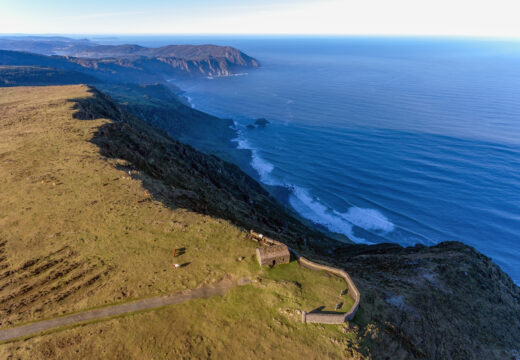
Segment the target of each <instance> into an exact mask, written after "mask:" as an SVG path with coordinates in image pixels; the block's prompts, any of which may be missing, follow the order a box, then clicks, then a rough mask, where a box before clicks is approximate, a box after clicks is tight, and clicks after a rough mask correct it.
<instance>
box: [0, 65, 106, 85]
mask: <svg viewBox="0 0 520 360" xmlns="http://www.w3.org/2000/svg"><path fill="white" fill-rule="evenodd" d="M97 83H99V80H98V79H96V78H95V77H93V76H90V75H86V74H83V73H80V72H78V71H73V70H63V69H53V68H45V67H37V66H0V86H21V85H26V86H27V85H31V86H38V85H71V84H97Z"/></svg>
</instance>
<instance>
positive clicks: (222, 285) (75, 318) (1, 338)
mask: <svg viewBox="0 0 520 360" xmlns="http://www.w3.org/2000/svg"><path fill="white" fill-rule="evenodd" d="M248 283H249V280H248V279H240V280H238V281H234V280H229V279H228V280H222V281H220V282H219V283H217V284H215V285H208V286H203V287H200V288H198V289H193V290H185V291H182V292H179V293H176V294H173V295H165V296H158V297H154V298H149V299H143V300H138V301H134V302H131V303H126V304H120V305H112V306H108V307H104V308H101V309H95V310H88V311H84V312H80V313H76V314H72V315H66V316H60V317H57V318H53V319H48V320H42V321H37V322H34V323H30V324H27V325H22V326H17V327H13V328H8V329H1V330H0V343H1V342H5V341H9V340H14V339H17V338H23V337H26V336H29V335H33V334H36V333H39V332H42V331H47V330H51V329H55V328H58V327H62V326H67V325H77V324H80V323H83V322H86V321H92V320H97V319H102V318H106V317H112V316H118V315H124V314H129V313H133V312H136V311H143V310H150V309H155V308H159V307H162V306H166V305H174V304H180V303H183V302H186V301H189V300H192V299H201V298H209V297H212V296H214V295H225V294H227V293H228V291H229V290H231V289H232V288H234V287H235V286H237V285H238V286H241V285H245V284H248Z"/></svg>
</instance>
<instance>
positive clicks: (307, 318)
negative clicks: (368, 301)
mask: <svg viewBox="0 0 520 360" xmlns="http://www.w3.org/2000/svg"><path fill="white" fill-rule="evenodd" d="M251 235H252V236H253V237H255V238H256V239H258V240H259V241H262V242H263V243H266V244H270V245H284V244H283V243H281V242H279V241H276V240H274V239H271V238H268V237H266V236H264V235H262V234H258V233H255V232H254V231H251ZM289 251H291V252H292V253H293V254H294V255H295V256H296V258H297V259H298V262H299V263H300V265H302V266H304V267H306V268H309V269H312V270H322V271H326V272H328V273H331V274H333V275H336V276H339V277H340V278H342V279H343V280H345V282H346V283H347V286H348V294H349V295H350V296H351V297H352V299H353V300H354V304H352V307H351V308H350V310H349V311H348V312H346V313H341V312H326V311H324V312H310V313H307V312H305V311H302V322H304V323H320V324H342V323H344V322H346V321H351V320H352V319H354V316H355V315H356V313H357V311H358V308H359V302H360V300H361V294H360V293H359V290H358V289H357V287H356V284H354V281H353V280H352V278H351V277H350V275H349V274H348V273H347V272H346V271H345V270H342V269H338V268H333V267H331V266H326V265H322V264H318V263H315V262H314V261H310V260H309V259H306V258H304V257H303V256H300V254H298V252H297V251H295V250H293V249H291V248H290V247H289Z"/></svg>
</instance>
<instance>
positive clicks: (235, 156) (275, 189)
mask: <svg viewBox="0 0 520 360" xmlns="http://www.w3.org/2000/svg"><path fill="white" fill-rule="evenodd" d="M180 97H182V98H183V100H184V101H186V103H187V105H189V106H190V107H191V108H192V109H196V110H198V111H202V112H205V111H204V110H201V109H198V108H197V106H196V104H195V103H194V101H193V98H192V97H191V96H190V95H189V94H188V92H187V91H184V90H183V91H182V93H181V94H180ZM223 120H230V121H232V122H233V125H230V126H229V128H230V129H231V130H233V133H234V135H233V136H227V137H226V139H227V140H226V142H225V144H223V147H222V149H221V151H222V152H220V153H219V154H218V155H219V156H220V157H222V158H223V159H224V160H226V161H230V162H232V163H234V164H235V165H237V166H239V167H240V168H241V169H242V170H243V171H244V172H245V173H247V174H248V175H249V176H251V177H252V178H253V179H255V180H257V181H258V182H259V183H260V184H261V185H262V186H263V187H264V188H265V189H266V190H267V191H268V192H269V194H270V195H271V196H273V197H274V198H275V199H276V200H278V201H279V202H280V203H281V204H282V205H283V206H284V207H285V208H286V209H287V210H288V211H289V212H290V213H291V215H292V216H294V217H296V218H297V219H298V220H299V221H301V222H302V223H303V224H304V225H306V226H308V227H310V228H313V229H315V230H318V231H319V232H321V233H323V234H324V235H326V236H327V237H329V238H331V239H334V240H337V241H340V242H342V243H346V244H356V243H361V244H371V243H370V242H367V241H364V239H359V238H356V237H354V238H355V239H356V240H353V239H351V237H350V236H348V235H346V234H344V233H342V232H335V231H331V230H330V229H329V228H328V227H327V226H326V225H324V224H321V223H320V222H316V221H313V219H312V218H308V217H305V216H304V215H303V214H302V213H301V212H300V211H298V209H297V207H295V206H294V200H293V199H294V198H295V197H296V196H297V191H298V190H300V189H299V188H298V187H297V186H295V185H291V184H283V183H280V182H278V181H276V180H275V179H272V177H270V176H269V174H270V172H271V171H272V170H273V168H274V165H272V164H270V163H269V162H267V161H266V160H264V159H263V158H262V157H261V155H260V154H259V151H258V149H256V148H255V147H253V146H252V145H251V144H250V142H249V141H248V139H247V138H246V137H245V134H244V132H245V130H246V128H247V127H246V126H245V125H243V124H240V123H238V122H237V121H235V120H232V119H223ZM187 143H188V144H189V141H187ZM230 143H231V144H233V147H229V144H230ZM201 150H203V149H201ZM223 153H224V154H225V155H224V156H223ZM300 191H301V190H300ZM332 250H333V249H327V251H332Z"/></svg>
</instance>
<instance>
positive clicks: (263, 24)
mask: <svg viewBox="0 0 520 360" xmlns="http://www.w3.org/2000/svg"><path fill="white" fill-rule="evenodd" d="M519 14H520V0H429V1H424V0H320V1H318V0H278V1H274V0H220V1H219V0H184V1H181V0H146V1H142V0H141V1H138V0H88V1H77V0H32V1H29V0H0V33H3V34H11V33H25V34H317V35H324V34H337V35H440V36H450V35H453V36H477V37H481V36H486V37H514V38H520V20H519V17H520V15H519Z"/></svg>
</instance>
